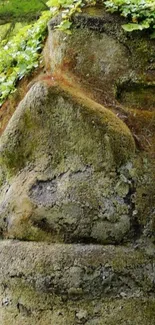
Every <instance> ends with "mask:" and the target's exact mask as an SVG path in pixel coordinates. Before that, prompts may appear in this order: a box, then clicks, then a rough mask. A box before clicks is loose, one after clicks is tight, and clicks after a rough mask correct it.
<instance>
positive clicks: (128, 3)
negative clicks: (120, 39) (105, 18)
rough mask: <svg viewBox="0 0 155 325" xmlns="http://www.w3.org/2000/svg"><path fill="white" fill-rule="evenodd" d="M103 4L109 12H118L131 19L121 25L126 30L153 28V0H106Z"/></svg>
mask: <svg viewBox="0 0 155 325" xmlns="http://www.w3.org/2000/svg"><path fill="white" fill-rule="evenodd" d="M104 4H105V6H106V8H107V9H108V10H109V11H110V12H112V13H113V12H116V11H117V12H120V14H121V15H122V16H123V17H126V18H128V19H129V20H130V21H131V22H130V23H128V24H124V25H123V26H122V27H123V29H124V30H125V31H127V32H132V31H134V30H143V29H148V28H151V29H155V0H108V1H105V3H104ZM152 37H155V32H154V33H153V34H152Z"/></svg>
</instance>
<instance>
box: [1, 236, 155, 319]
mask: <svg viewBox="0 0 155 325" xmlns="http://www.w3.org/2000/svg"><path fill="white" fill-rule="evenodd" d="M148 248H149V247H148ZM154 256H155V255H154V250H152V248H151V247H150V250H149V249H148V251H146V250H145V248H143V249H137V250H135V249H134V248H132V247H126V248H125V247H114V246H106V247H104V246H97V245H85V246H82V245H58V244H57V245H56V244H55V245H48V244H45V243H44V244H43V243H32V242H29V243H28V242H18V241H2V242H1V243H0V259H1V269H0V282H1V292H0V297H1V301H2V304H1V306H0V317H1V318H0V319H1V321H2V324H4V325H8V324H9V321H11V317H12V321H13V322H12V323H13V324H22V325H24V324H28V321H29V322H30V323H31V324H36V322H37V324H53V325H54V324H65V321H67V324H69V325H73V324H74V325H75V324H85V323H86V324H103V319H104V321H105V324H114V320H115V324H118V323H119V320H121V319H122V324H125V320H126V319H128V320H129V324H135V325H138V324H139V321H143V324H148V323H147V321H149V324H153V320H154V315H155V309H154V298H153V296H152V297H151V292H153V288H154V280H155V278H154V274H155V273H154V269H153V265H154V264H153V263H154ZM8 266H9V267H8ZM146 293H147V295H148V298H147V299H145V298H144V297H143V296H144V294H146ZM149 294H150V298H149ZM114 298H115V299H116V300H114ZM92 299H93V300H92ZM133 306H134V310H135V308H137V309H136V310H137V312H136V314H134V313H133ZM136 306H137V307H136ZM20 322H21V323H20ZM95 322H96V323H95ZM116 322H117V323H116Z"/></svg>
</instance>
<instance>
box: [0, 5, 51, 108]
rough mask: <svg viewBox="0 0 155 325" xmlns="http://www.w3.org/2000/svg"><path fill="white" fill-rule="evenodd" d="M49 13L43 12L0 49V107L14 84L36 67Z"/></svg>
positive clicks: (11, 91)
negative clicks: (35, 20) (34, 21)
mask: <svg viewBox="0 0 155 325" xmlns="http://www.w3.org/2000/svg"><path fill="white" fill-rule="evenodd" d="M50 17H51V13H50V11H46V12H43V13H42V15H41V17H40V18H39V19H38V21H37V22H36V23H34V24H31V25H27V26H25V27H23V28H22V29H21V30H20V31H19V32H18V33H17V35H16V36H14V37H13V38H12V39H11V40H10V41H9V42H8V43H7V44H5V45H4V47H2V45H3V44H1V49H0V58H1V60H0V105H2V104H3V102H4V100H5V99H6V98H7V96H8V95H9V94H10V93H13V92H14V91H15V87H16V82H17V81H18V80H20V79H22V78H23V76H25V75H27V74H28V73H29V72H30V71H32V70H33V69H34V68H36V67H38V60H39V58H40V52H41V49H42V46H43V40H44V39H45V37H46V30H47V27H46V26H47V22H48V21H49V19H50Z"/></svg>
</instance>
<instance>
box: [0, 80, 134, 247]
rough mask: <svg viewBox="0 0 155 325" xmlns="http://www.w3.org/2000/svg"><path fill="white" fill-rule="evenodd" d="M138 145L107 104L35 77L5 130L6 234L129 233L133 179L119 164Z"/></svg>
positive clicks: (74, 236)
mask: <svg viewBox="0 0 155 325" xmlns="http://www.w3.org/2000/svg"><path fill="white" fill-rule="evenodd" d="M134 149H135V147H134V140H133V138H132V135H131V133H130V131H129V129H128V128H127V127H126V125H125V124H124V123H123V122H122V121H121V120H120V119H118V118H117V117H116V116H115V115H114V114H113V113H111V112H110V111H108V110H107V109H105V108H104V107H103V106H101V105H98V104H97V103H95V102H93V101H91V100H90V104H89V105H88V103H87V101H86V100H84V99H83V102H82V103H78V100H77V99H76V98H75V97H74V99H72V97H71V95H70V94H69V93H67V92H64V91H63V90H60V89H59V88H58V87H53V88H49V89H48V87H47V86H46V85H45V84H44V83H40V84H39V83H38V84H36V85H35V86H34V87H33V88H32V89H31V90H30V92H29V93H28V94H27V96H26V97H25V99H24V100H23V102H22V103H21V104H20V105H19V107H18V108H17V110H16V112H15V114H14V116H13V118H12V120H11V121H10V123H9V125H8V127H7V129H6V131H5V132H4V134H3V136H2V137H1V146H0V154H1V156H0V157H1V158H0V159H1V165H2V170H3V172H4V173H5V171H6V173H9V174H10V175H11V176H12V179H10V180H9V184H8V182H6V181H5V182H4V185H3V186H2V187H1V189H2V191H1V196H0V198H1V199H0V200H1V205H0V211H1V219H0V224H1V233H2V236H7V237H11V238H12V237H13V238H21V239H31V240H43V239H46V240H51V241H53V242H55V241H60V242H61V241H65V242H72V241H73V242H75V241H84V242H85V241H96V242H99V243H102V242H103V243H105V242H107V243H108V242H110V243H113V242H120V241H122V240H124V239H125V238H126V235H127V234H128V232H130V228H132V227H130V223H131V220H130V219H131V218H130V206H129V204H128V200H127V198H128V196H130V193H129V192H130V181H129V180H128V179H126V178H125V176H124V180H123V178H122V175H120V172H117V170H116V169H118V168H119V166H121V165H122V164H125V163H126V162H127V161H128V159H129V158H130V157H131V158H132V156H133V155H134ZM13 176H14V177H13ZM46 234H47V237H46Z"/></svg>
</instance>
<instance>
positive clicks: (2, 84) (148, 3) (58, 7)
mask: <svg viewBox="0 0 155 325" xmlns="http://www.w3.org/2000/svg"><path fill="white" fill-rule="evenodd" d="M101 1H102V2H103V4H104V5H105V7H106V9H107V10H109V11H110V12H111V13H113V12H119V13H120V14H121V15H122V16H123V17H126V18H128V20H129V23H127V24H125V25H123V26H122V27H123V29H124V30H125V31H127V32H132V31H134V30H143V29H149V28H150V29H151V30H152V31H153V32H152V34H151V37H152V38H155V0H107V1H104V0H101ZM3 2H5V1H3ZM15 2H21V0H12V2H11V1H6V5H7V4H8V5H11V4H12V3H15ZM28 2H29V4H31V2H32V1H26V2H25V0H23V1H22V4H24V3H28ZM41 2H42V3H43V4H44V5H45V7H47V8H49V9H50V10H48V11H46V12H43V13H42V15H41V17H40V18H39V19H38V21H37V22H36V23H34V24H30V25H27V26H25V27H23V28H22V29H21V30H20V32H18V33H17V35H16V36H14V37H13V38H12V39H11V40H9V41H8V42H7V43H6V40H4V42H3V43H2V42H1V45H0V58H1V59H0V106H1V105H2V104H3V102H4V101H5V100H6V98H7V96H8V95H9V94H10V93H13V92H14V91H15V89H16V83H17V81H18V80H20V79H22V78H23V77H24V76H25V75H27V74H28V73H30V72H31V71H32V70H33V69H34V68H36V67H38V62H39V58H40V52H41V49H42V47H43V41H44V39H45V37H46V31H47V28H46V26H47V22H48V21H49V19H50V18H51V17H52V16H53V15H56V14H59V13H61V16H62V20H61V23H60V25H58V26H57V27H56V28H57V29H59V30H62V31H65V32H66V33H68V34H70V33H71V26H72V19H71V18H72V16H73V15H74V14H75V13H77V12H80V11H81V10H82V8H83V7H86V6H90V5H95V4H96V0H49V1H47V3H45V2H44V0H42V1H41ZM35 4H36V2H35ZM0 9H1V8H0ZM0 12H1V11H0Z"/></svg>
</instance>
